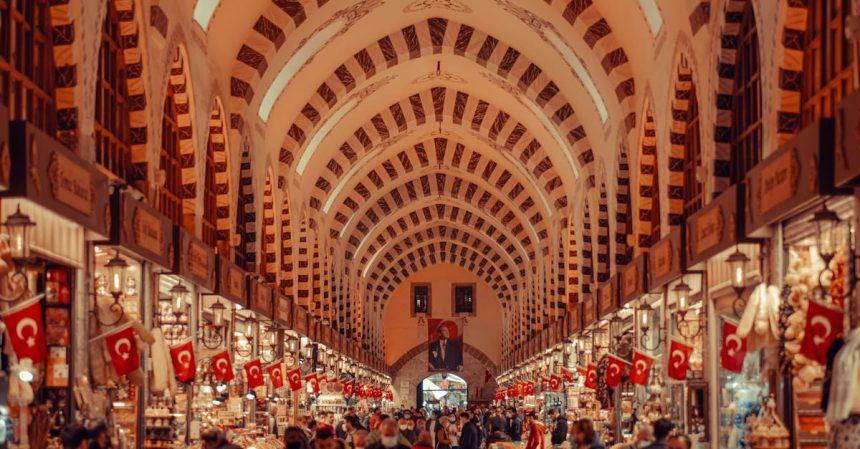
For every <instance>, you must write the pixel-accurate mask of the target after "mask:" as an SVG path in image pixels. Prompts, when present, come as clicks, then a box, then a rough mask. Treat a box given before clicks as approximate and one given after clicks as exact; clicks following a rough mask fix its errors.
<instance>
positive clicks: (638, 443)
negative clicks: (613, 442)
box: [623, 422, 690, 449]
mask: <svg viewBox="0 0 860 449" xmlns="http://www.w3.org/2000/svg"><path fill="white" fill-rule="evenodd" d="M653 442H654V431H653V430H652V429H651V425H649V424H646V423H644V422H639V423H638V424H636V432H635V433H634V434H633V438H632V439H631V441H630V442H629V443H627V444H625V445H624V446H623V449H643V448H645V447H647V446H649V445H650V444H651V443H653ZM687 449H690V448H687Z"/></svg>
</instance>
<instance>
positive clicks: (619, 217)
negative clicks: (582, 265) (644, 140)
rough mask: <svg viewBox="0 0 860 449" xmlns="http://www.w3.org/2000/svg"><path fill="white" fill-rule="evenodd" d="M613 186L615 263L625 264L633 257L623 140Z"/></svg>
mask: <svg viewBox="0 0 860 449" xmlns="http://www.w3.org/2000/svg"><path fill="white" fill-rule="evenodd" d="M615 179H616V187H615V265H616V266H617V267H620V266H623V265H627V264H628V263H630V261H631V260H632V259H633V252H632V249H633V242H632V241H631V240H632V236H633V226H632V223H631V218H632V217H631V209H630V163H629V162H628V160H627V147H626V145H625V144H624V142H623V140H622V141H621V143H620V147H619V149H618V171H617V172H616V177H615Z"/></svg>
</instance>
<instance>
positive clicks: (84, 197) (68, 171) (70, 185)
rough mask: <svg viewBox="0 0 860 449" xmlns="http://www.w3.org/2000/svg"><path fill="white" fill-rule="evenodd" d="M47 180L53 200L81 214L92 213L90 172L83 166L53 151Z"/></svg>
mask: <svg viewBox="0 0 860 449" xmlns="http://www.w3.org/2000/svg"><path fill="white" fill-rule="evenodd" d="M48 180H49V181H50V183H51V195H53V197H54V199H55V200H57V201H59V202H61V203H63V204H65V205H67V206H69V207H71V208H72V209H75V210H76V211H78V212H80V213H82V214H92V213H93V181H92V173H90V171H89V170H87V169H86V168H85V167H82V166H80V165H78V164H76V163H75V162H74V161H73V160H71V159H69V158H68V157H66V156H64V155H62V154H60V153H59V152H56V151H55V152H54V153H53V154H51V160H50V162H48Z"/></svg>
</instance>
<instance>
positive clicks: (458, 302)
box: [454, 284, 475, 315]
mask: <svg viewBox="0 0 860 449" xmlns="http://www.w3.org/2000/svg"><path fill="white" fill-rule="evenodd" d="M454 313H455V314H469V315H474V314H475V284H457V285H454Z"/></svg>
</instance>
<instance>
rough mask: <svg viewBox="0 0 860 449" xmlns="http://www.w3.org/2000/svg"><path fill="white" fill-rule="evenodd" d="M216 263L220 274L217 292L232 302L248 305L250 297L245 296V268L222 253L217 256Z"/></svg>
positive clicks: (216, 281) (217, 281)
mask: <svg viewBox="0 0 860 449" xmlns="http://www.w3.org/2000/svg"><path fill="white" fill-rule="evenodd" d="M216 265H217V266H218V275H217V276H216V277H215V293H216V294H218V295H220V296H222V297H224V298H225V299H227V300H229V301H230V302H233V303H235V304H239V305H240V306H242V307H246V306H247V305H248V299H247V298H246V296H245V290H246V285H245V284H246V282H245V277H246V273H245V270H243V269H241V268H239V267H238V266H237V265H236V264H234V263H233V262H230V261H229V260H228V259H227V258H226V257H224V256H222V255H220V254H219V255H218V257H217V258H216Z"/></svg>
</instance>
